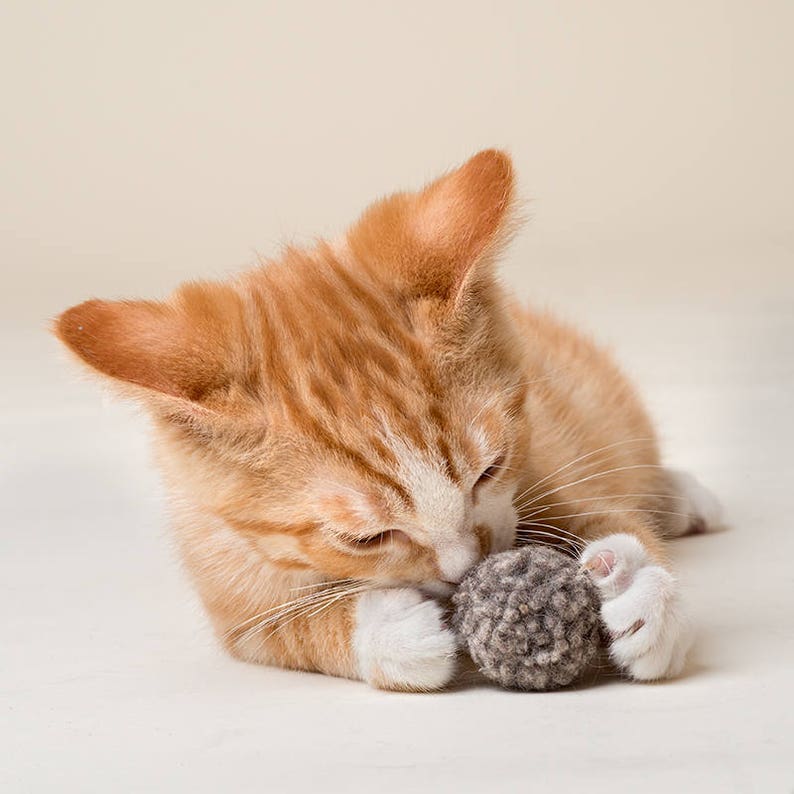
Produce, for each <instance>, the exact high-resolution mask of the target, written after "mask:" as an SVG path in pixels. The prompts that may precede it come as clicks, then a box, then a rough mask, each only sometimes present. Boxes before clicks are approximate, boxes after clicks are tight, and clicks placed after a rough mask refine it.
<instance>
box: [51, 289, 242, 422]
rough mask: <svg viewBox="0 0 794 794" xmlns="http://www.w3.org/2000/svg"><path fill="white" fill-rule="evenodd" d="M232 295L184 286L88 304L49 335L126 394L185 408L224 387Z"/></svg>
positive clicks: (235, 311)
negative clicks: (145, 297) (158, 294)
mask: <svg viewBox="0 0 794 794" xmlns="http://www.w3.org/2000/svg"><path fill="white" fill-rule="evenodd" d="M240 312H241V310H240V306H239V298H238V297H237V296H236V294H234V293H233V292H232V291H231V290H229V289H228V288H224V287H223V286H222V285H215V284H189V285H186V286H185V287H183V288H182V289H181V290H180V291H179V292H178V293H176V295H175V296H174V297H173V298H172V299H171V300H169V301H167V302H157V301H102V300H90V301H86V302H85V303H81V304H79V305H78V306H74V307H72V308H71V309H68V310H67V311H65V312H64V313H63V314H62V315H61V316H60V317H58V318H57V320H56V321H55V328H54V331H55V334H56V336H57V337H58V338H59V339H60V340H61V341H62V342H63V343H64V344H65V345H66V346H67V347H68V348H69V349H70V350H71V351H72V352H74V353H76V354H77V356H78V357H79V358H80V359H82V360H83V361H84V362H85V363H86V364H88V365H89V366H90V367H91V368H92V369H94V370H95V371H96V372H98V373H100V374H102V375H105V376H107V377H109V378H111V379H112V380H113V381H115V382H116V383H117V384H118V385H121V386H122V387H125V389H126V391H128V392H131V393H132V394H133V396H137V397H142V398H144V399H146V398H150V399H153V400H155V401H160V402H161V403H162V402H163V401H167V402H168V403H169V404H170V405H171V407H173V406H175V405H180V404H181V405H182V406H183V407H184V408H185V409H189V410H191V411H195V410H197V408H198V407H200V406H205V407H206V405H207V404H208V403H209V402H211V398H212V396H213V395H217V394H218V392H219V391H220V390H223V389H228V386H229V384H230V382H231V379H232V374H233V373H232V372H231V371H230V365H231V361H233V359H234V355H233V350H234V347H235V338H234V333H235V331H236V330H237V329H236V328H235V326H236V325H237V322H236V320H237V319H238V317H239V315H240Z"/></svg>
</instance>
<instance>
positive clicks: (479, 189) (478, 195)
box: [348, 149, 514, 301]
mask: <svg viewBox="0 0 794 794" xmlns="http://www.w3.org/2000/svg"><path fill="white" fill-rule="evenodd" d="M513 203H514V178H513V166H512V162H511V160H510V157H509V156H508V155H507V154H505V153H504V152H501V151H497V150H494V149H489V150H486V151H483V152H480V153H479V154H476V155H475V156H474V157H472V158H471V159H470V160H468V161H467V162H466V163H464V164H463V165H462V166H461V167H460V168H458V169H456V170H454V171H451V172H450V173H448V174H445V175H444V176H442V177H441V178H440V179H437V180H436V181H435V182H432V183H430V184H429V185H427V186H426V187H425V188H424V189H423V190H421V191H419V192H418V193H398V194H395V195H393V196H389V197H387V198H385V199H383V200H381V201H379V202H377V203H376V204H374V205H372V206H371V207H370V208H369V209H368V210H366V212H365V213H364V214H363V215H362V217H361V219H360V220H359V221H358V223H357V224H356V225H355V226H354V227H353V228H352V229H351V230H350V232H349V234H348V244H349V245H350V247H351V250H352V251H353V253H354V255H355V256H356V257H357V259H358V260H359V261H361V262H362V263H363V264H364V265H365V266H367V265H369V266H373V267H376V268H377V269H378V270H379V271H381V272H384V271H385V272H387V273H388V275H389V277H390V278H392V279H394V280H396V282H397V284H398V286H399V287H401V288H402V289H403V290H404V291H407V292H408V293H409V294H411V295H412V296H414V297H420V298H436V299H439V300H442V301H448V300H450V299H453V300H454V299H457V298H458V297H459V296H460V295H461V293H462V292H464V291H465V289H464V288H465V287H467V286H471V285H473V284H475V283H476V282H478V281H479V280H481V279H482V278H483V277H486V278H487V276H489V275H490V272H491V265H492V264H493V261H494V259H495V258H496V256H497V255H498V253H499V252H500V251H501V249H502V247H503V246H504V244H505V243H506V242H507V241H508V239H509V237H510V233H511V231H512V230H513V226H514V224H513V223H512V208H513Z"/></svg>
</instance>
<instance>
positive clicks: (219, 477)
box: [55, 151, 527, 589]
mask: <svg viewBox="0 0 794 794" xmlns="http://www.w3.org/2000/svg"><path fill="white" fill-rule="evenodd" d="M513 196H514V186H513V173H512V166H511V163H510V160H509V158H508V157H507V156H506V155H505V154H503V153H501V152H498V151H484V152H481V153H480V154H478V155H476V156H475V157H473V158H472V159H471V160H469V161H468V162H467V163H465V164H464V165H463V166H462V167H460V168H459V169H457V170H455V171H452V172H450V173H448V174H446V175H445V176H442V177H441V178H440V179H438V180H436V181H435V182H433V183H431V184H430V185H428V186H427V187H425V188H424V189H423V190H421V191H419V192H415V193H398V194H395V195H392V196H390V197H388V198H385V199H383V200H381V201H379V202H377V203H375V204H374V205H372V206H371V207H370V208H369V209H367V210H366V211H365V212H364V214H363V215H362V216H361V218H360V219H359V220H358V221H357V222H356V223H355V224H354V225H353V226H352V227H351V228H350V229H349V230H348V232H347V234H346V235H345V237H344V238H343V239H342V240H341V241H340V242H337V243H335V244H333V245H332V244H326V243H320V244H318V245H317V246H316V247H314V248H313V249H311V250H295V249H288V250H287V251H286V252H285V253H284V254H283V256H282V257H281V258H280V259H278V260H277V261H273V262H271V263H269V264H267V265H265V266H263V267H260V268H257V269H255V270H253V271H250V272H248V273H245V274H244V275H242V276H240V277H239V278H236V279H235V280H233V281H229V282H225V283H189V284H186V285H184V286H183V287H181V288H180V289H179V290H178V291H177V292H176V293H175V294H174V295H173V296H172V297H171V298H170V299H169V300H167V301H164V302H154V301H100V300H91V301H87V302H85V303H82V304H80V305H78V306H75V307H73V308H71V309H69V310H68V311H66V312H65V313H64V314H62V315H61V316H60V317H59V318H58V319H57V321H56V327H55V331H56V334H57V335H58V337H59V338H60V339H61V341H63V342H64V344H66V345H67V347H68V348H70V349H71V350H72V351H73V352H74V353H76V354H77V356H78V357H79V358H80V359H81V360H82V361H83V362H85V363H86V364H88V365H89V366H90V367H91V368H92V369H93V370H94V371H96V372H98V373H100V374H101V375H103V376H105V377H106V378H107V379H109V382H111V383H113V384H115V386H116V387H117V388H118V389H120V390H121V391H122V392H123V393H125V394H127V395H129V396H131V397H133V398H134V399H137V400H139V401H141V402H143V404H144V405H145V406H146V407H147V408H148V410H149V412H150V413H151V415H152V417H153V418H154V423H155V429H156V437H157V440H158V449H159V457H160V460H161V462H162V464H163V467H164V469H165V472H166V476H167V480H168V483H169V485H170V487H171V488H172V489H173V490H174V491H176V493H177V494H178V496H179V498H180V500H181V501H182V502H187V503H189V504H191V505H192V507H193V509H194V510H195V511H197V514H198V515H199V520H201V519H200V516H202V515H203V516H205V517H206V519H207V520H208V521H210V520H212V521H217V520H221V521H222V522H224V524H225V525H226V526H227V527H228V528H229V529H231V531H233V532H235V533H240V534H241V535H242V536H245V537H246V538H247V539H248V540H249V541H250V542H251V548H252V549H256V550H257V553H261V554H262V555H263V556H264V557H265V558H267V559H268V560H270V561H271V562H273V563H274V564H276V565H279V566H284V567H293V568H307V569H312V570H315V571H319V572H322V573H324V574H326V575H328V576H331V577H334V578H347V577H350V578H365V579H376V580H379V581H383V582H411V583H423V584H433V583H435V584H436V585H438V586H439V587H440V588H441V589H443V587H444V585H443V583H454V582H457V581H459V580H460V578H461V577H462V575H463V573H464V572H465V571H466V570H467V569H468V568H469V567H470V566H471V565H472V564H473V563H474V562H476V561H477V560H478V559H479V558H480V557H481V556H483V555H484V554H486V553H488V552H490V551H494V550H501V549H504V548H507V547H509V546H510V545H512V543H513V540H514V530H515V523H516V520H515V513H514V510H513V497H514V495H515V494H514V492H515V489H516V479H517V478H516V471H515V462H516V461H518V460H520V459H521V457H522V456H523V453H524V449H525V447H526V444H527V438H526V433H527V430H526V421H525V418H524V416H523V405H524V396H525V384H524V376H523V372H522V360H521V355H520V349H521V347H520V345H519V344H517V340H516V338H515V335H514V334H515V331H514V329H513V327H512V324H511V321H510V309H509V307H508V306H507V305H506V303H505V300H504V298H503V295H502V293H501V290H500V288H499V286H498V283H497V280H496V277H495V275H494V261H495V258H496V256H497V254H498V253H499V251H500V250H501V248H502V246H503V245H504V243H505V242H506V240H507V238H508V236H509V234H510V232H511V228H512V224H513V216H512V207H513Z"/></svg>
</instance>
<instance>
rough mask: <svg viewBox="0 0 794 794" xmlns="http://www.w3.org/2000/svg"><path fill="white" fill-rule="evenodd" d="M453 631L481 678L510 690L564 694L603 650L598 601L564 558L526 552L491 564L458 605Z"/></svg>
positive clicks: (469, 581)
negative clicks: (467, 652)
mask: <svg viewBox="0 0 794 794" xmlns="http://www.w3.org/2000/svg"><path fill="white" fill-rule="evenodd" d="M453 603H454V605H455V611H454V614H453V619H452V622H453V626H454V627H455V630H456V631H457V632H458V634H459V635H460V637H461V638H462V639H463V642H464V644H465V645H466V647H467V648H468V651H469V654H470V656H471V658H472V659H473V660H474V662H475V663H476V664H477V666H478V667H479V668H480V671H481V672H482V673H483V674H484V675H485V676H487V677H488V678H490V679H492V680H494V681H496V682H497V683H499V684H501V685H502V686H505V687H511V688H516V689H534V690H541V689H557V688H559V687H563V686H567V685H568V684H571V683H573V682H574V681H576V679H577V678H579V677H580V676H581V675H582V673H583V672H584V670H585V669H586V668H587V666H588V665H589V664H590V663H591V662H592V661H593V660H594V658H595V656H596V654H597V653H598V649H599V640H600V622H599V617H598V608H599V597H598V593H597V592H596V588H595V585H594V584H593V583H592V581H591V580H590V577H589V575H588V574H587V573H586V572H584V571H581V570H580V569H579V566H578V564H577V563H576V562H575V561H574V560H572V559H571V558H569V557H567V556H566V555H565V554H563V553H562V552H559V551H556V550H555V549H551V548H548V547H546V546H525V547H523V548H520V549H514V550H512V551H506V552H504V553H502V554H495V555H493V556H492V557H488V558H487V559H486V560H484V561H483V562H482V563H480V565H478V566H477V567H476V568H474V569H472V571H471V572H470V573H469V574H468V575H467V576H466V578H465V579H464V580H463V582H461V585H460V587H459V588H458V591H457V592H456V594H455V596H454V597H453Z"/></svg>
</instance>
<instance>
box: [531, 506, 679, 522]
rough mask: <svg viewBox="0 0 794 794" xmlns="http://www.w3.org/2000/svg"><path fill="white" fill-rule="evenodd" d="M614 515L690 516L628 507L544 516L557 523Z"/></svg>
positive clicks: (534, 513)
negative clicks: (583, 517)
mask: <svg viewBox="0 0 794 794" xmlns="http://www.w3.org/2000/svg"><path fill="white" fill-rule="evenodd" d="M541 512H543V511H542V510H541V511H535V512H533V513H530V514H529V515H527V516H524V517H523V518H524V519H527V518H532V517H533V516H536V515H539V514H540V513H541ZM612 513H653V514H659V513H660V514H662V515H666V516H684V517H688V516H689V513H680V512H677V511H675V510H652V509H651V508H645V507H633V508H632V507H627V508H625V509H623V510H588V511H583V512H581V513H568V515H564V516H556V515H555V516H544V517H545V518H549V519H551V518H553V519H554V520H555V521H556V520H558V519H559V520H561V519H563V518H580V517H581V516H607V515H611V514H612ZM521 520H522V517H519V521H521Z"/></svg>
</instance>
